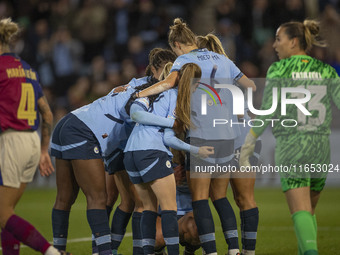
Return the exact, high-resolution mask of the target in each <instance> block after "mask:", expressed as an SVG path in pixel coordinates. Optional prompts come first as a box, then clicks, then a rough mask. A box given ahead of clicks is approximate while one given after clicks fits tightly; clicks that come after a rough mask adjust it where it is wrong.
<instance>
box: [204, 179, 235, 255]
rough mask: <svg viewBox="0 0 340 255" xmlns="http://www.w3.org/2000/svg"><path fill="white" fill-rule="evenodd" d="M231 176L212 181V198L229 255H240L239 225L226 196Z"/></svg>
mask: <svg viewBox="0 0 340 255" xmlns="http://www.w3.org/2000/svg"><path fill="white" fill-rule="evenodd" d="M229 176H230V174H227V175H225V176H224V177H223V176H220V178H215V179H212V180H211V185H210V197H211V200H212V201H213V204H214V206H215V209H216V211H217V213H218V215H219V217H220V220H221V225H222V231H223V233H224V237H225V240H226V242H227V244H228V255H234V254H237V253H239V251H240V250H239V245H238V233H237V223H236V217H235V213H234V210H233V208H232V207H231V205H230V203H229V201H228V199H227V197H226V194H227V187H228V183H229Z"/></svg>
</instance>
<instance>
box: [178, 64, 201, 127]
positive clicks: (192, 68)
mask: <svg viewBox="0 0 340 255" xmlns="http://www.w3.org/2000/svg"><path fill="white" fill-rule="evenodd" d="M201 75H202V71H201V68H200V67H199V66H198V65H196V64H194V63H187V64H185V65H183V66H182V68H181V70H180V71H179V82H178V95H177V103H176V109H175V113H176V120H177V121H178V122H179V126H178V128H177V130H178V131H180V132H183V133H184V132H186V131H188V130H189V128H190V124H191V123H190V113H191V110H190V98H191V93H192V88H193V87H192V86H193V85H192V84H191V79H193V78H196V79H199V78H201Z"/></svg>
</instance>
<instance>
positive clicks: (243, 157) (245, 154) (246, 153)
mask: <svg viewBox="0 0 340 255" xmlns="http://www.w3.org/2000/svg"><path fill="white" fill-rule="evenodd" d="M255 143H256V137H255V136H254V135H253V133H252V132H251V131H250V132H249V133H248V134H247V136H246V139H245V141H244V144H243V145H242V147H241V154H240V160H239V164H240V167H251V164H250V162H249V157H251V156H252V155H253V154H254V149H255Z"/></svg>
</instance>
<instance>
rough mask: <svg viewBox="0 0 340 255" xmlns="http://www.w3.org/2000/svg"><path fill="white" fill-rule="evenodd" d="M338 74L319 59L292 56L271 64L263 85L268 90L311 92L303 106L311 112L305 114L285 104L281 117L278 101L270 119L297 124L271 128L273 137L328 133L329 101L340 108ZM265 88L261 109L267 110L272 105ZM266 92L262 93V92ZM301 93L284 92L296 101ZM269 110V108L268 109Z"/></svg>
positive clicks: (330, 114)
mask: <svg viewBox="0 0 340 255" xmlns="http://www.w3.org/2000/svg"><path fill="white" fill-rule="evenodd" d="M338 81H339V80H338V75H337V74H336V71H335V70H334V68H332V67H331V66H329V65H328V64H326V63H323V62H322V61H320V60H317V59H315V58H312V57H310V56H307V55H295V56H292V57H290V58H286V59H282V60H281V61H279V62H276V63H274V64H272V66H271V67H270V68H269V70H268V73H267V86H269V87H268V88H269V89H272V88H277V89H278V90H282V88H287V87H288V88H289V87H298V88H303V89H307V90H308V91H309V92H310V93H311V99H310V100H309V101H308V102H307V103H306V104H304V107H306V109H307V110H308V111H309V112H310V113H311V115H306V114H304V113H303V112H302V111H300V110H298V109H297V107H296V105H294V104H288V105H287V110H286V111H287V112H286V115H282V114H281V104H280V102H281V98H280V97H279V103H278V107H277V110H276V113H275V115H276V116H274V117H276V118H278V119H279V120H280V121H282V120H284V119H293V120H296V121H297V126H296V127H292V128H287V127H284V126H282V125H275V126H274V128H273V134H274V135H276V136H277V135H281V134H283V135H285V134H292V133H296V132H313V133H318V134H322V135H325V134H329V133H330V123H331V120H332V111H331V101H332V100H333V101H335V103H336V104H337V106H338V107H340V89H339V86H337V85H336V84H337V83H338ZM269 89H267V95H266V94H265V95H264V100H265V102H266V103H265V105H264V107H263V108H264V109H269V108H270V106H269V105H271V103H272V101H271V100H272V97H271V95H270V94H271V93H272V91H269ZM265 93H266V91H265ZM301 96H303V94H301V93H288V94H287V98H292V99H293V98H294V99H298V98H300V97H301ZM268 107H269V108H268Z"/></svg>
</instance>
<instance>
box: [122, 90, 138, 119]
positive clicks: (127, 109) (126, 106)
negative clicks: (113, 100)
mask: <svg viewBox="0 0 340 255" xmlns="http://www.w3.org/2000/svg"><path fill="white" fill-rule="evenodd" d="M137 98H138V94H137V91H135V92H133V93H132V94H131V96H130V98H129V100H128V101H127V102H126V105H125V107H124V108H125V111H126V113H127V114H128V115H130V109H131V105H132V104H133V102H134V101H135V100H136V99H137Z"/></svg>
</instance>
